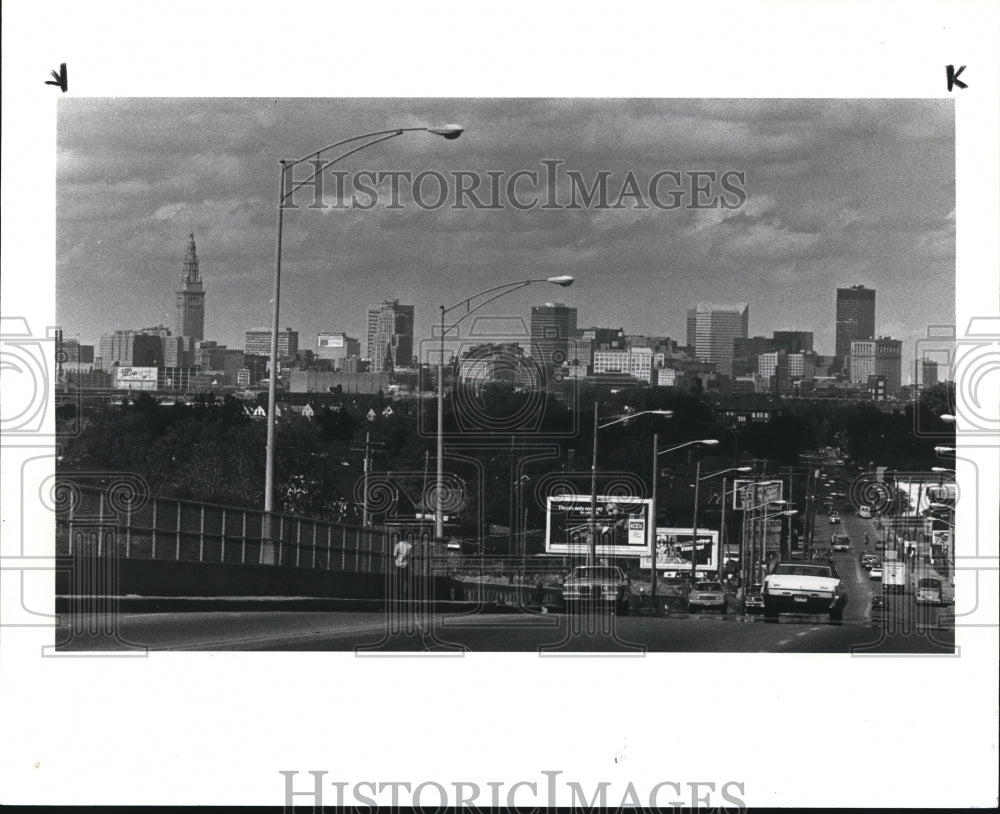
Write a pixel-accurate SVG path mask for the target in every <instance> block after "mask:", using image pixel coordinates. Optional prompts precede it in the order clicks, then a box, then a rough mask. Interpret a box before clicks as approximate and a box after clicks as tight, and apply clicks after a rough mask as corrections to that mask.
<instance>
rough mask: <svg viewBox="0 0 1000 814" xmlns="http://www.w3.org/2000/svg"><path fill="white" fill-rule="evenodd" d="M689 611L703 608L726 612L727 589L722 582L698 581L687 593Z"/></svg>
mask: <svg viewBox="0 0 1000 814" xmlns="http://www.w3.org/2000/svg"><path fill="white" fill-rule="evenodd" d="M687 608H688V612H690V613H693V612H694V611H701V610H717V611H719V612H720V613H725V612H726V610H727V607H726V589H725V588H724V587H723V586H722V583H721V582H696V583H695V584H694V585H692V586H691V592H690V593H689V594H688V595H687Z"/></svg>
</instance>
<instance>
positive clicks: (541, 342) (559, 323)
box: [531, 302, 577, 373]
mask: <svg viewBox="0 0 1000 814" xmlns="http://www.w3.org/2000/svg"><path fill="white" fill-rule="evenodd" d="M576 337H577V329H576V309H575V308H571V307H569V306H567V305H565V304H564V303H561V302H547V303H545V305H533V306H531V356H532V357H533V358H534V359H535V360H536V361H537V363H538V364H539V366H541V367H542V368H543V369H544V370H545V371H546V372H547V373H548V372H550V371H552V370H557V369H559V368H562V367H563V365H565V364H566V363H567V362H568V361H570V356H569V340H570V339H571V338H576Z"/></svg>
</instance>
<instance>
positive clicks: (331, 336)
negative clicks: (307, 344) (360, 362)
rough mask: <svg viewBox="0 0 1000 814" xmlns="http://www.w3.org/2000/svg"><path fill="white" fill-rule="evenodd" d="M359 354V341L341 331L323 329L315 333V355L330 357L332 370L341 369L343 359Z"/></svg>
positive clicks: (321, 357)
mask: <svg viewBox="0 0 1000 814" xmlns="http://www.w3.org/2000/svg"><path fill="white" fill-rule="evenodd" d="M360 355H361V342H359V341H358V340H357V339H354V338H353V337H350V336H348V335H347V334H345V333H343V332H341V331H323V332H321V333H319V334H317V335H316V356H317V357H319V358H320V359H331V360H332V361H333V369H334V370H342V369H343V367H344V360H345V359H347V358H349V357H351V356H360Z"/></svg>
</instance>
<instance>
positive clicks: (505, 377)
mask: <svg viewBox="0 0 1000 814" xmlns="http://www.w3.org/2000/svg"><path fill="white" fill-rule="evenodd" d="M458 378H459V380H460V381H462V382H465V383H467V384H477V383H480V384H481V383H487V382H503V383H506V384H510V385H513V386H514V387H519V388H529V389H537V388H539V387H540V386H541V385H542V384H543V381H544V380H543V379H542V376H541V373H540V371H539V370H538V367H537V365H536V363H535V362H534V360H533V359H530V358H528V357H526V356H525V355H524V349H523V348H522V347H521V346H520V345H519V344H517V343H516V342H504V343H486V344H482V345H476V346H475V347H473V348H470V349H469V350H467V351H466V352H465V353H463V354H462V358H461V359H460V360H459V363H458Z"/></svg>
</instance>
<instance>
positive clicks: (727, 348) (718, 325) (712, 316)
mask: <svg viewBox="0 0 1000 814" xmlns="http://www.w3.org/2000/svg"><path fill="white" fill-rule="evenodd" d="M749 324H750V306H749V305H748V304H747V303H745V302H744V303H736V304H732V305H717V304H711V303H698V306H697V307H696V308H694V309H693V310H691V311H688V345H691V344H692V342H691V340H692V338H693V340H694V342H693V346H694V350H695V357H696V358H697V359H699V360H701V361H703V362H708V363H709V364H713V365H715V369H716V370H717V371H718V372H719V373H721V374H723V375H726V376H731V375H732V371H733V345H734V342H735V340H736V339H740V338H744V339H745V338H746V337H747V334H748V328H749ZM692 326H693V329H694V330H693V334H694V335H693V337H692V336H691V334H692Z"/></svg>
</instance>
